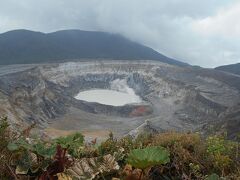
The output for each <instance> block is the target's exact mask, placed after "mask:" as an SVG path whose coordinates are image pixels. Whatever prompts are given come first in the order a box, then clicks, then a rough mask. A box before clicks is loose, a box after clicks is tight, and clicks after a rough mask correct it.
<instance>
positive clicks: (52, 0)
mask: <svg viewBox="0 0 240 180" xmlns="http://www.w3.org/2000/svg"><path fill="white" fill-rule="evenodd" d="M13 29H29V30H35V31H42V32H53V31H57V30H61V29H82V30H96V31H106V32H112V33H119V34H122V35H124V36H126V37H127V38H130V39H132V40H134V41H137V42H139V43H142V44H145V45H147V46H150V47H152V48H153V49H155V50H157V51H159V52H160V53H163V54H164V55H166V56H169V57H172V58H175V59H178V60H181V61H184V62H187V63H190V64H193V65H200V66H203V67H215V66H219V65H223V64H230V63H237V62H240V0H38V1H37V0H0V32H5V31H8V30H13Z"/></svg>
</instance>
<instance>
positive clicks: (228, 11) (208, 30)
mask: <svg viewBox="0 0 240 180" xmlns="http://www.w3.org/2000/svg"><path fill="white" fill-rule="evenodd" d="M239 17H240V2H237V3H234V4H232V5H231V6H229V7H224V8H221V9H219V11H218V12H217V14H216V15H214V16H210V17H206V18H204V19H200V20H198V21H196V22H194V23H193V28H194V29H195V31H197V32H198V33H201V34H203V35H209V36H222V37H225V38H240V23H238V22H239V19H238V18H239Z"/></svg>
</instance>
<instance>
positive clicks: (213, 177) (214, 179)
mask: <svg viewBox="0 0 240 180" xmlns="http://www.w3.org/2000/svg"><path fill="white" fill-rule="evenodd" d="M219 179H220V178H219V176H218V175H217V174H215V173H214V174H211V175H210V176H208V177H207V178H206V180H219Z"/></svg>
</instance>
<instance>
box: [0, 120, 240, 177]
mask: <svg viewBox="0 0 240 180" xmlns="http://www.w3.org/2000/svg"><path fill="white" fill-rule="evenodd" d="M32 128H33V126H31V127H29V128H27V129H25V130H23V131H22V132H21V133H16V132H13V131H11V130H10V128H9V124H8V122H7V118H2V119H1V120H0V164H1V166H0V179H1V180H2V179H3V180H4V179H40V180H47V179H49V180H52V179H64V180H71V179H126V180H135V179H138V180H140V179H141V180H143V179H153V180H157V179H163V180H170V179H186V180H191V179H206V180H217V179H227V180H228V179H240V166H239V165H240V158H239V155H240V153H239V143H238V142H235V141H230V140H227V139H226V138H225V136H224V135H218V136H217V135H213V136H209V137H206V138H203V137H201V136H200V135H199V134H197V133H176V132H166V133H161V134H155V135H151V134H142V135H139V136H138V137H137V138H135V139H133V138H131V137H124V138H122V139H115V138H114V137H113V135H112V134H109V138H108V139H107V140H106V141H104V142H102V143H101V144H96V141H92V142H91V143H86V142H84V137H83V136H82V135H81V134H80V133H76V134H73V135H70V136H67V137H61V138H57V139H54V140H49V141H46V140H42V139H39V138H38V137H30V130H31V129H32Z"/></svg>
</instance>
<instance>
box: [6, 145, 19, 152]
mask: <svg viewBox="0 0 240 180" xmlns="http://www.w3.org/2000/svg"><path fill="white" fill-rule="evenodd" d="M7 148H8V150H9V151H16V150H18V148H19V146H18V145H17V144H15V143H8V145H7Z"/></svg>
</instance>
